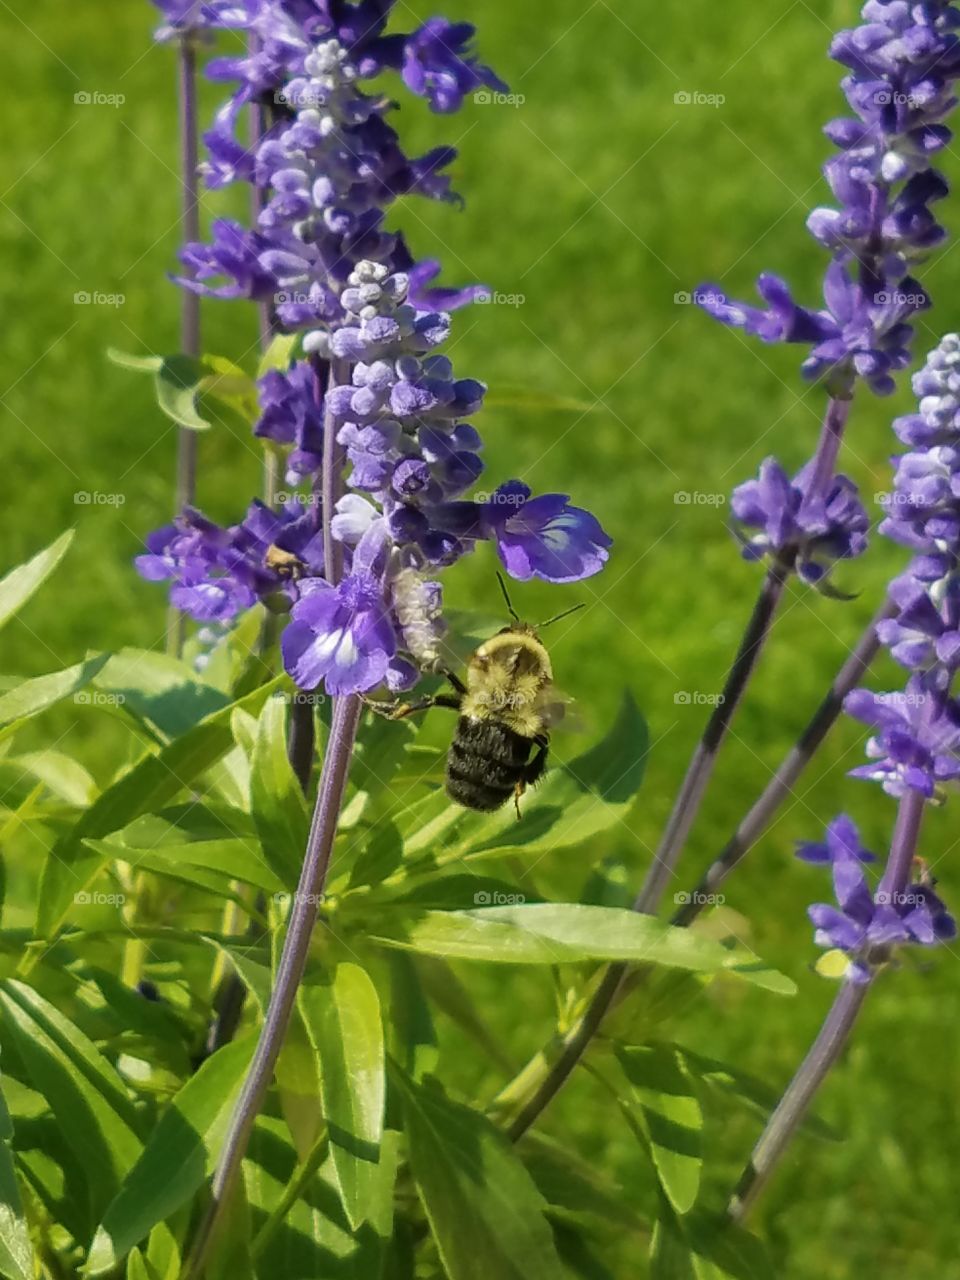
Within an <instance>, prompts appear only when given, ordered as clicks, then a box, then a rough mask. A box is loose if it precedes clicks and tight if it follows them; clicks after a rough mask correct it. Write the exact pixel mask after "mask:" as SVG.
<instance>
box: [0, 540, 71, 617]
mask: <svg viewBox="0 0 960 1280" xmlns="http://www.w3.org/2000/svg"><path fill="white" fill-rule="evenodd" d="M73 532H74V531H73V530H72V529H68V530H67V532H66V533H62V534H61V535H60V537H59V538H57V540H56V542H52V543H51V544H50V546H49V547H47V548H46V550H45V551H40V552H38V553H37V555H35V556H34V557H33V559H32V560H27V561H25V562H24V563H23V564H20V565H17V567H16V568H15V569H11V570H10V572H9V573H8V574H7V575H6V577H4V578H2V579H0V627H2V626H4V625H5V623H7V622H9V620H10V619H11V618H12V617H13V615H14V614H15V613H16V612H17V610H18V609H19V608H20V607H21V606H22V605H24V604H26V602H27V601H28V600H29V599H30V597H31V596H32V595H33V593H34V592H35V591H36V590H37V588H38V587H40V586H41V585H42V584H43V583H44V582H45V581H46V579H47V578H49V576H50V574H51V573H53V571H54V569H55V568H56V567H57V565H58V564H59V563H60V561H61V560H62V559H63V557H64V556H65V555H66V553H67V548H68V547H69V546H70V543H71V542H72V541H73Z"/></svg>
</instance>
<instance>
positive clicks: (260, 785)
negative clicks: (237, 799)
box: [250, 696, 310, 890]
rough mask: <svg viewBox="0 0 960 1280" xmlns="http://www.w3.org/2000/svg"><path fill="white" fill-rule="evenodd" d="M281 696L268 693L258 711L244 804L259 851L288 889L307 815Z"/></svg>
mask: <svg viewBox="0 0 960 1280" xmlns="http://www.w3.org/2000/svg"><path fill="white" fill-rule="evenodd" d="M286 723H287V720H286V701H285V699H284V698H283V697H282V696H281V697H272V698H268V699H267V700H266V702H265V703H264V705H263V709H262V711H261V713H260V720H259V723H258V725H257V737H256V741H255V743H254V747H253V756H252V759H251V761H250V808H251V812H252V814H253V820H254V823H255V824H256V827H257V830H258V832H259V833H260V841H261V844H262V846H263V854H264V857H265V858H266V860H267V862H268V863H269V865H270V868H271V870H272V871H273V872H274V874H275V875H276V876H277V877H278V878H279V879H280V881H281V882H282V884H283V885H285V886H286V887H287V888H288V889H290V890H293V889H294V888H296V885H297V882H298V880H299V877H300V867H301V865H302V863H303V851H304V849H305V848H306V844H307V834H308V832H309V830H310V814H309V811H308V809H307V802H306V800H305V799H304V795H303V791H302V790H301V788H300V784H299V783H298V782H297V778H296V774H295V773H294V772H293V769H292V768H291V765H290V761H289V760H288V759H287V737H286Z"/></svg>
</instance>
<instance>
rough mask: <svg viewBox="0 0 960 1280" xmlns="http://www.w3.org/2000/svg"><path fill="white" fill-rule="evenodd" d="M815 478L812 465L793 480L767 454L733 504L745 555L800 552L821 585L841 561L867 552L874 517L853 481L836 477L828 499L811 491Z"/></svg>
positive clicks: (805, 568)
mask: <svg viewBox="0 0 960 1280" xmlns="http://www.w3.org/2000/svg"><path fill="white" fill-rule="evenodd" d="M811 479H812V470H811V468H810V467H805V468H803V470H802V471H800V472H799V473H798V474H797V476H796V478H795V479H793V480H791V479H790V478H789V476H788V475H787V473H786V472H785V471H784V469H783V467H781V466H780V464H779V462H777V460H776V459H775V458H767V460H766V461H765V462H764V463H762V464H761V467H760V473H759V475H758V477H757V479H756V480H748V481H747V482H746V483H745V484H742V485H740V486H739V487H738V488H737V489H735V490H734V492H733V496H732V498H731V502H730V505H731V509H732V511H733V514H734V516H735V517H736V519H737V521H738V522H739V523H740V525H741V527H742V532H741V537H742V541H743V555H744V558H745V559H747V560H760V559H763V558H764V557H766V556H771V555H781V556H782V555H784V554H785V553H789V552H790V551H795V552H796V568H797V573H798V574H799V576H800V577H801V578H802V579H803V580H804V581H805V582H809V583H811V584H813V585H816V584H818V583H822V582H823V580H824V579H825V578H826V577H827V575H828V574H829V572H830V570H831V569H832V567H833V566H834V564H835V563H836V562H837V561H838V560H852V559H854V558H855V557H856V556H859V555H862V553H863V552H864V550H865V549H866V545H867V539H866V534H867V530H868V529H869V527H870V520H869V517H868V516H867V513H866V511H865V510H864V508H863V505H862V504H861V502H860V499H859V497H858V494H857V488H856V485H855V484H854V483H853V481H852V480H849V479H847V477H846V476H836V477H835V478H834V480H833V481H832V484H831V487H830V490H829V492H828V493H827V497H826V500H825V501H824V500H822V499H820V498H818V497H817V496H816V495H811V494H809V493H808V490H809V485H810V481H811ZM750 530H757V532H756V533H751V532H750Z"/></svg>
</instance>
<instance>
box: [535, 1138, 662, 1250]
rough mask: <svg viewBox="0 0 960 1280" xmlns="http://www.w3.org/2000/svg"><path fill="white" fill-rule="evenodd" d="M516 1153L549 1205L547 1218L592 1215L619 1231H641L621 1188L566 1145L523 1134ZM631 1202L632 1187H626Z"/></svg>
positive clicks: (642, 1226) (632, 1196)
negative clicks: (549, 1216) (518, 1150)
mask: <svg viewBox="0 0 960 1280" xmlns="http://www.w3.org/2000/svg"><path fill="white" fill-rule="evenodd" d="M520 1156H521V1158H522V1160H523V1163H524V1164H525V1165H526V1166H527V1168H528V1169H529V1171H530V1175H531V1177H532V1178H533V1180H534V1182H535V1183H536V1184H537V1186H538V1187H539V1189H540V1191H541V1193H542V1195H543V1196H544V1198H545V1199H546V1201H547V1203H548V1204H549V1205H550V1214H551V1217H556V1216H558V1215H559V1216H561V1217H562V1218H563V1219H564V1220H570V1221H572V1222H575V1221H579V1220H580V1219H582V1218H584V1217H588V1218H594V1219H597V1220H599V1221H602V1222H604V1223H607V1224H609V1225H610V1226H613V1227H616V1228H617V1229H618V1230H619V1231H621V1232H622V1231H624V1230H626V1231H638V1232H639V1231H642V1230H645V1227H644V1224H643V1223H642V1222H641V1221H640V1219H639V1218H638V1217H637V1215H636V1213H635V1212H634V1210H633V1209H632V1208H631V1207H630V1205H629V1204H627V1203H626V1196H625V1193H624V1192H623V1190H622V1189H621V1188H620V1187H618V1186H617V1185H616V1184H615V1183H614V1182H612V1181H610V1180H609V1179H608V1178H607V1177H606V1176H605V1174H604V1171H603V1170H602V1168H597V1167H596V1166H595V1165H594V1164H592V1163H589V1162H588V1161H586V1160H584V1159H582V1158H581V1157H580V1156H578V1155H577V1154H576V1153H575V1152H573V1151H571V1150H570V1149H569V1148H568V1147H565V1146H561V1145H560V1143H558V1142H555V1141H554V1140H553V1139H552V1138H545V1137H544V1136H543V1135H542V1134H538V1133H527V1134H526V1135H525V1136H524V1140H523V1144H522V1146H521V1147H520ZM630 1192H631V1195H630V1200H631V1202H632V1201H634V1200H635V1199H636V1188H635V1187H633V1186H631V1188H630Z"/></svg>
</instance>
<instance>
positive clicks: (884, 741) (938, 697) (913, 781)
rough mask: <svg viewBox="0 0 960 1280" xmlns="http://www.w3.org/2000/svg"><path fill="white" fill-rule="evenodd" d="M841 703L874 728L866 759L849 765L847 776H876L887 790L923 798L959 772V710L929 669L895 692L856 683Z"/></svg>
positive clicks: (937, 793)
mask: <svg viewBox="0 0 960 1280" xmlns="http://www.w3.org/2000/svg"><path fill="white" fill-rule="evenodd" d="M843 705H844V710H845V711H846V712H847V714H848V715H851V716H853V718H854V719H855V720H860V721H862V722H863V723H864V724H867V725H869V726H870V727H871V728H873V729H876V730H877V732H876V735H875V736H874V737H872V738H871V739H870V740H869V742H868V743H867V756H868V757H869V758H870V759H871V761H872V763H871V764H868V765H861V766H860V767H859V768H857V769H853V770H852V771H851V777H854V778H865V779H868V780H869V781H872V782H880V783H881V784H882V786H883V789H884V791H886V792H887V793H888V794H889V795H892V796H898V797H899V796H902V795H903V794H904V793H905V792H906V791H907V790H908V789H912V790H914V791H919V792H920V793H921V795H924V796H926V797H927V798H929V799H933V798H935V797H936V798H939V797H940V795H941V793H942V789H943V787H944V785H945V784H946V783H949V782H954V781H955V780H956V779H957V778H960V710H958V708H957V706H956V703H955V702H954V700H953V699H952V698H951V697H950V696H949V694H948V693H947V692H946V690H944V689H943V688H942V687H940V686H939V685H938V683H937V681H936V677H935V675H933V676H927V677H922V676H914V677H912V678H911V679H910V680H909V681H908V683H907V687H906V689H905V690H902V691H898V692H896V693H870V692H869V691H868V690H866V689H857V690H855V691H854V692H853V693H851V694H849V695H848V696H847V699H846V701H845V702H844V704H843Z"/></svg>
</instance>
